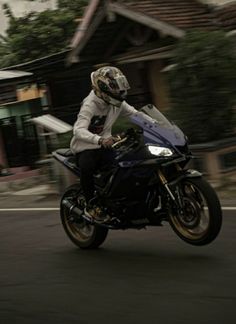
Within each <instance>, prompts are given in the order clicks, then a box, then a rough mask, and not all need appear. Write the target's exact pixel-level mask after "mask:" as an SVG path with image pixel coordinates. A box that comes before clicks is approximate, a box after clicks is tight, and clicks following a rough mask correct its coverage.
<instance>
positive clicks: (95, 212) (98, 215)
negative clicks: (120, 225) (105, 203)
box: [84, 206, 110, 223]
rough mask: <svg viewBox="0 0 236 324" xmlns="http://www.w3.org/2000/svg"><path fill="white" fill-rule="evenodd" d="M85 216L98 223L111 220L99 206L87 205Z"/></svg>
mask: <svg viewBox="0 0 236 324" xmlns="http://www.w3.org/2000/svg"><path fill="white" fill-rule="evenodd" d="M84 214H85V216H87V217H89V218H92V219H93V220H94V221H95V222H97V223H105V222H107V221H108V220H110V217H109V216H108V215H104V214H103V212H102V210H101V208H99V207H96V206H94V207H86V208H85V209H84Z"/></svg>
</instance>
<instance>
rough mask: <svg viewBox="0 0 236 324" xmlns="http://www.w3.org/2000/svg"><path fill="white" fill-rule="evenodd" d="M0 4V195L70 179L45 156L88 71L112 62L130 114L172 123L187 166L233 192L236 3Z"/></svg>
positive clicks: (71, 0) (59, 141)
mask: <svg viewBox="0 0 236 324" xmlns="http://www.w3.org/2000/svg"><path fill="white" fill-rule="evenodd" d="M0 5H1V9H0V22H1V25H0V34H1V35H0V69H1V70H0V172H1V173H0V174H1V176H0V193H2V194H4V195H5V194H6V193H9V194H11V193H13V192H16V191H17V192H18V191H21V190H27V189H29V190H31V191H32V188H34V189H35V190H36V189H37V188H38V190H40V188H41V190H43V192H44V193H45V192H47V191H48V192H49V193H55V194H57V193H59V192H60V191H61V190H62V189H63V188H64V187H65V186H66V185H68V184H69V183H70V182H71V181H75V179H74V178H73V177H71V175H69V174H68V173H64V172H62V171H61V170H58V169H57V168H55V162H54V160H53V158H52V155H51V153H52V151H53V150H55V149H57V148H65V147H68V146H69V142H70V138H71V134H72V132H71V128H72V125H73V123H74V122H75V120H76V116H77V114H78V112H79V107H80V103H81V101H82V100H83V98H84V97H85V96H86V95H87V94H88V93H89V91H90V73H91V71H93V70H94V69H96V68H97V67H100V66H103V65H106V64H112V65H115V66H117V67H119V68H120V69H121V70H122V71H123V72H124V73H125V74H126V75H127V78H128V80H129V83H130V85H131V90H130V93H129V97H128V100H127V101H128V102H129V103H130V104H131V105H133V106H135V107H136V108H137V109H139V108H141V107H142V106H143V105H146V104H148V103H152V104H154V105H155V106H157V107H158V109H160V111H161V112H162V113H164V114H165V115H166V116H167V117H168V118H170V119H171V120H173V121H174V122H175V123H177V125H178V126H179V127H180V128H182V130H183V131H184V132H185V133H186V135H187V136H188V138H189V143H190V147H191V150H192V152H193V154H194V155H195V156H196V159H195V160H194V163H193V165H192V167H194V168H197V169H198V170H200V171H201V172H203V173H204V174H205V175H206V177H207V178H208V179H209V181H210V182H211V183H212V185H214V186H215V187H216V188H217V190H218V191H219V192H220V193H222V194H227V195H228V194H230V195H232V196H234V194H235V192H236V118H235V113H236V103H235V99H236V88H235V87H236V86H235V85H236V2H234V1H233V2H232V1H226V0H225V1H223V0H222V1H220V0H218V1H217V0H179V1H175V0H167V1H165V2H163V1H161V0H155V1H147V0H141V1H134V0H130V1H129V0H128V1H122V0H120V1H119V0H117V1H105V0H101V1H99V0H91V1H86V0H84V1H83V0H51V1H49V0H48V1H46V0H45V1H33V0H32V1H26V0H25V1H21V0H11V1H7V2H6V1H4V0H1V1H0ZM53 118H54V119H53ZM55 118H56V119H55ZM55 123H58V124H57V125H58V127H55ZM115 127H118V128H121V127H126V122H125V121H122V120H121V121H119V122H118V124H116V126H115Z"/></svg>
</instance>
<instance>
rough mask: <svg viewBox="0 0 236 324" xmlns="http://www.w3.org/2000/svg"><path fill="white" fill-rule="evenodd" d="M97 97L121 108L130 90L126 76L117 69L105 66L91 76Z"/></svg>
mask: <svg viewBox="0 0 236 324" xmlns="http://www.w3.org/2000/svg"><path fill="white" fill-rule="evenodd" d="M91 81H92V86H93V89H94V91H95V93H96V95H97V96H98V97H100V98H102V99H103V100H104V101H105V102H107V103H109V104H112V105H114V106H120V105H121V103H122V101H123V100H124V99H125V98H126V97H127V90H128V89H130V86H129V83H128V81H127V79H126V77H125V75H124V74H123V73H122V72H121V71H120V70H119V69H118V68H116V67H112V66H104V67H102V68H100V69H98V70H96V71H95V72H92V74H91Z"/></svg>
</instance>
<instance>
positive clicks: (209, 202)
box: [169, 178, 222, 245]
mask: <svg viewBox="0 0 236 324" xmlns="http://www.w3.org/2000/svg"><path fill="white" fill-rule="evenodd" d="M178 189H179V194H180V197H181V199H182V202H183V206H182V208H180V209H179V210H176V208H172V209H171V211H170V216H169V220H170V224H171V226H172V228H173V230H174V231H175V232H176V233H177V235H178V236H179V237H180V238H181V239H182V240H184V241H186V242H188V243H189V244H193V245H206V244H208V243H210V242H212V241H213V240H214V239H215V238H216V237H217V235H218V234H219V232H220V229H221V225H222V211H221V206H220V202H219V199H218V197H217V195H216V193H215V191H214V189H213V188H212V187H211V186H210V185H209V184H208V183H207V182H206V181H205V180H203V179H202V178H187V179H184V180H183V181H182V182H181V183H180V184H179V188H178Z"/></svg>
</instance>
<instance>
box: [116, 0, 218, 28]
mask: <svg viewBox="0 0 236 324" xmlns="http://www.w3.org/2000/svg"><path fill="white" fill-rule="evenodd" d="M121 2H122V6H124V7H126V8H127V9H131V10H133V11H136V12H140V13H143V14H144V15H147V16H149V17H152V18H154V19H159V20H161V21H163V22H166V23H169V24H171V25H174V26H176V27H178V28H183V29H185V30H186V29H192V28H204V29H215V28H216V23H215V15H214V13H213V12H212V10H211V9H210V7H209V6H207V5H206V4H203V3H201V2H199V1H197V0H165V1H163V0H153V1H151V0H139V1H134V0H126V1H121Z"/></svg>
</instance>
